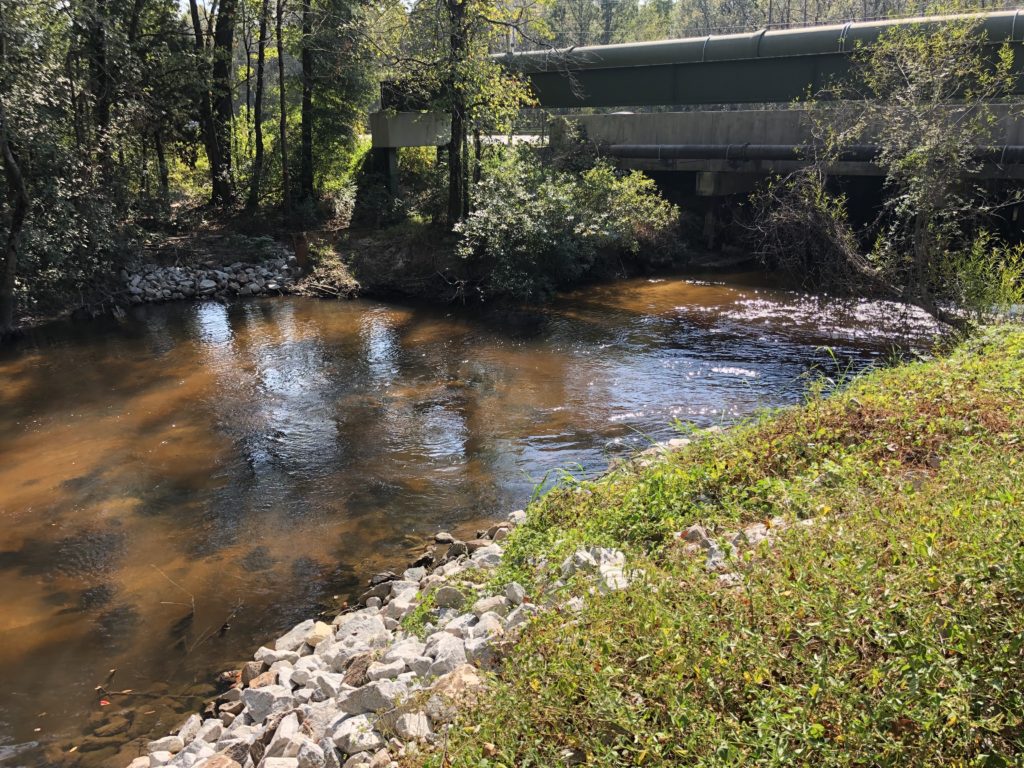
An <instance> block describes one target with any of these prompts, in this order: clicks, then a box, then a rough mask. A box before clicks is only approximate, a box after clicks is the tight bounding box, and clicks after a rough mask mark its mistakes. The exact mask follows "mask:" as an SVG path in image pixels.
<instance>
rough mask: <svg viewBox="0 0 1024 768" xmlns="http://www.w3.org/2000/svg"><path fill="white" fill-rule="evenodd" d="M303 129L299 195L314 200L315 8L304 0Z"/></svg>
mask: <svg viewBox="0 0 1024 768" xmlns="http://www.w3.org/2000/svg"><path fill="white" fill-rule="evenodd" d="M301 58H302V126H301V127H302V131H301V136H302V139H301V146H300V152H299V197H300V198H302V200H304V201H312V200H313V199H314V197H315V196H316V194H315V192H314V189H313V8H312V2H311V0H302V57H301Z"/></svg>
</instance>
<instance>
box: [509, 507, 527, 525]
mask: <svg viewBox="0 0 1024 768" xmlns="http://www.w3.org/2000/svg"><path fill="white" fill-rule="evenodd" d="M508 521H509V522H510V523H512V525H522V524H523V523H525V522H526V512H525V511H524V510H522V509H517V510H516V511H515V512H509V513H508Z"/></svg>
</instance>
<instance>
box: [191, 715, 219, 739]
mask: <svg viewBox="0 0 1024 768" xmlns="http://www.w3.org/2000/svg"><path fill="white" fill-rule="evenodd" d="M223 733H224V723H222V722H221V721H220V720H213V719H210V720H204V721H203V724H202V725H201V726H199V730H198V731H196V737H195V738H196V740H197V741H199V740H202V741H207V742H216V741H217V740H218V739H220V737H221V735H222V734H223Z"/></svg>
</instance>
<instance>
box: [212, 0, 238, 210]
mask: <svg viewBox="0 0 1024 768" xmlns="http://www.w3.org/2000/svg"><path fill="white" fill-rule="evenodd" d="M236 8H237V0H220V7H219V8H218V10H217V24H216V27H215V31H214V33H213V73H212V75H213V76H212V80H211V88H212V98H213V143H214V144H215V145H216V147H217V157H218V160H219V168H218V173H216V174H213V175H212V176H211V180H212V183H213V202H214V204H215V205H221V206H229V205H231V204H232V203H233V202H234V201H235V183H234V177H233V174H232V169H231V123H232V120H233V118H234V88H233V67H232V64H233V62H234V37H235V9H236ZM211 171H212V166H211Z"/></svg>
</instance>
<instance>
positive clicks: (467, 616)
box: [444, 613, 478, 637]
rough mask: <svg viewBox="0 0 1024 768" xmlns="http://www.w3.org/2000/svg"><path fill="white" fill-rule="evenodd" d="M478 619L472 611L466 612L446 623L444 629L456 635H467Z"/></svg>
mask: <svg viewBox="0 0 1024 768" xmlns="http://www.w3.org/2000/svg"><path fill="white" fill-rule="evenodd" d="M477 621H478V619H477V617H476V616H474V615H473V614H472V613H464V614H462V615H461V616H458V617H456V618H454V619H452V620H451V621H449V622H448V623H447V624H445V626H444V631H445V632H447V633H448V634H451V635H455V637H466V633H467V632H468V631H469V629H470V627H472V626H473V625H474V624H476V623H477Z"/></svg>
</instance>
